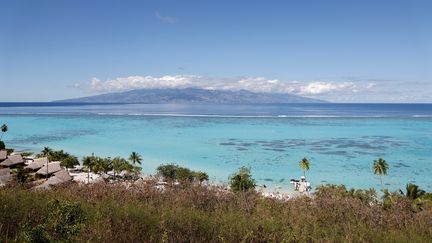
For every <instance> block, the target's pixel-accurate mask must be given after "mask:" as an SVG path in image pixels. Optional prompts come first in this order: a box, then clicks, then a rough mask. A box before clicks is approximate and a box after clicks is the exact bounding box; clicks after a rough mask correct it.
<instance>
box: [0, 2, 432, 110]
mask: <svg viewBox="0 0 432 243" xmlns="http://www.w3.org/2000/svg"><path fill="white" fill-rule="evenodd" d="M431 12H432V1H426V0H425V1H415V0H413V1H397V0H393V1H386V0H383V1H330V0H329V1H312V0H309V1H304V0H299V1H271V0H269V1H252V0H249V1H223V0H218V1H187V0H181V1H180V0H176V1H163V0H158V1H125V0H123V1H120V0H119V1H107V0H103V1H102V0H100V1H97V0H73V1H67V0H53V1H46V0H38V1H30V0H29V1H20V0H13V1H12V0H10V1H6V0H0V84H1V86H0V87H1V89H2V94H1V96H0V101H50V100H55V99H63V98H72V97H79V96H86V95H91V94H97V93H103V92H113V91H122V90H128V89H133V88H157V87H161V88H166V87H174V88H182V87H189V86H196V87H202V88H211V89H233V90H236V89H247V90H251V91H256V92H280V93H291V94H297V95H303V96H308V97H314V98H322V99H327V100H330V101H335V102H432V15H431V14H430V13H431ZM3 90H7V92H4V91H3Z"/></svg>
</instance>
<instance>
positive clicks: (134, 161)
mask: <svg viewBox="0 0 432 243" xmlns="http://www.w3.org/2000/svg"><path fill="white" fill-rule="evenodd" d="M129 161H131V162H132V164H134V165H135V164H139V165H141V161H142V158H141V155H139V154H138V153H137V152H132V153H131V154H130V156H129Z"/></svg>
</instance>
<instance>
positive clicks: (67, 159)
mask: <svg viewBox="0 0 432 243" xmlns="http://www.w3.org/2000/svg"><path fill="white" fill-rule="evenodd" d="M36 157H37V158H41V157H47V158H48V160H49V161H60V165H61V166H63V167H65V168H73V167H74V166H75V165H79V161H78V158H77V157H76V156H73V155H70V154H69V153H67V152H65V151H63V150H58V151H55V150H52V149H51V148H50V147H44V149H43V150H42V151H41V152H40V153H39V154H37V155H36Z"/></svg>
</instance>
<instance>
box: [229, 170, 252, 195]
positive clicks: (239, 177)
mask: <svg viewBox="0 0 432 243" xmlns="http://www.w3.org/2000/svg"><path fill="white" fill-rule="evenodd" d="M229 184H230V188H231V190H232V191H235V192H247V191H253V190H254V189H255V186H256V183H255V180H254V179H253V178H252V175H251V171H250V169H249V168H247V167H244V166H243V167H241V168H240V169H239V170H238V171H237V172H236V173H235V174H233V175H232V176H231V177H230V178H229Z"/></svg>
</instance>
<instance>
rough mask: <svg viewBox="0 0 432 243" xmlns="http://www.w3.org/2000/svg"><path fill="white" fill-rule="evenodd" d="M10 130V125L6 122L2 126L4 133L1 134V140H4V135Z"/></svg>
mask: <svg viewBox="0 0 432 243" xmlns="http://www.w3.org/2000/svg"><path fill="white" fill-rule="evenodd" d="M8 130H9V128H8V126H7V125H6V124H3V125H2V126H1V131H2V135H1V136H0V140H2V138H3V135H4V134H5V133H6V132H7V131H8Z"/></svg>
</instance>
